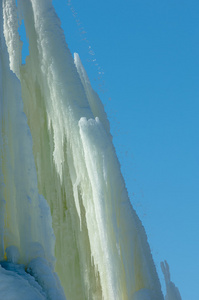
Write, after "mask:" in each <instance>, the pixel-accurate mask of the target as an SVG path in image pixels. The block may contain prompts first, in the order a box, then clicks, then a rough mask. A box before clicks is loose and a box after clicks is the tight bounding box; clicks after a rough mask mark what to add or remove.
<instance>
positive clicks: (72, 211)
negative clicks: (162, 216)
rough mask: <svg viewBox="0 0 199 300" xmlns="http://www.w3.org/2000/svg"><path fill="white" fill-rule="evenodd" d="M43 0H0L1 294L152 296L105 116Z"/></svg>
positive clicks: (141, 235) (76, 299)
mask: <svg viewBox="0 0 199 300" xmlns="http://www.w3.org/2000/svg"><path fill="white" fill-rule="evenodd" d="M51 2H52V1H51V0H18V1H17V5H16V1H15V0H0V6H1V7H0V10H1V12H0V22H1V25H0V26H1V27H0V43H1V44H0V120H1V122H0V155H1V156H0V185H1V186H0V259H1V263H0V264H1V266H0V279H1V280H0V298H2V297H3V299H5V300H6V299H9V300H12V299H24V300H26V299H34V300H36V299H50V300H55V299H56V300H62V299H69V300H82V299H94V300H100V299H104V300H127V299H129V300H130V299H132V300H147V299H148V300H149V299H151V300H161V299H163V295H162V292H161V287H160V283H159V279H158V276H157V273H156V269H155V266H154V263H153V259H152V256H151V252H150V248H149V245H148V242H147V237H146V234H145V231H144V228H143V226H142V224H141V222H140V220H139V218H138V217H137V215H136V213H135V211H134V210H133V208H132V206H131V204H130V201H129V199H128V194H127V190H126V187H125V183H124V180H123V178H122V175H121V172H120V165H119V163H118V160H117V157H116V154H115V150H114V147H113V144H112V138H111V134H110V129H109V122H108V120H107V117H106V113H105V111H104V108H103V105H102V103H101V101H100V99H99V97H98V95H97V94H96V93H95V92H94V90H93V89H92V87H91V84H90V82H89V79H88V76H87V74H86V71H85V70H84V68H83V65H82V63H81V61H80V58H79V56H78V54H75V57H74V59H73V57H72V55H71V53H70V51H69V49H68V47H67V44H66V42H65V37H64V33H63V31H62V29H61V26H60V21H59V19H58V17H57V15H56V13H55V10H54V8H53V6H52V3H51ZM22 19H24V23H25V28H26V34H27V37H28V40H29V53H30V54H29V56H28V57H27V59H26V64H24V65H22V64H21V61H22V58H21V50H22V42H21V41H20V37H19V33H18V28H19V26H20V24H21V21H22ZM2 21H3V22H2ZM54 270H55V271H56V273H55V271H54ZM60 282H61V284H60ZM8 286H9V287H10V286H12V287H13V288H12V289H10V288H8ZM61 286H62V287H63V289H64V292H63V290H62V287H61ZM17 293H18V296H17ZM64 293H65V295H64ZM27 295H28V296H27ZM168 299H169V300H170V299H174V298H169V296H168ZM175 299H177V300H178V299H179V298H175Z"/></svg>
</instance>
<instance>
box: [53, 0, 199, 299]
mask: <svg viewBox="0 0 199 300" xmlns="http://www.w3.org/2000/svg"><path fill="white" fill-rule="evenodd" d="M70 3H71V6H68V5H67V0H54V5H55V7H56V10H57V12H58V15H59V16H60V18H61V20H62V25H63V28H64V31H65V34H66V40H67V42H68V45H69V48H70V49H71V52H78V53H79V54H80V57H81V59H82V62H83V64H84V66H85V68H86V70H87V72H88V75H89V77H90V80H91V83H92V85H93V86H94V88H95V89H96V90H97V91H98V93H99V95H100V97H101V99H102V101H103V103H104V104H105V106H106V111H107V113H108V116H109V120H110V122H111V129H112V134H113V136H114V144H115V146H116V151H117V154H118V156H119V160H120V162H121V165H122V171H123V175H124V177H125V180H126V184H127V188H128V191H129V195H130V199H131V202H132V204H133V206H134V208H135V209H136V210H137V212H138V214H139V216H140V218H141V220H142V222H143V224H144V226H145V229H146V231H147V234H148V238H149V243H150V246H151V249H152V254H153V257H154V260H155V264H156V266H157V269H158V272H159V274H160V280H161V282H163V276H162V274H161V272H160V267H159V263H160V261H161V260H164V259H166V260H167V261H168V263H169V265H170V270H171V278H172V280H173V281H174V283H175V284H176V285H177V286H178V288H179V290H180V293H181V296H182V299H183V300H197V299H199V298H198V285H199V1H198V0H189V1H187V0H186V1H185V0H167V1H165V0H150V1H149V0H129V1H127V0H123V1H113V0H108V1H107V0H100V1H99V0H84V1H80V0H71V1H70ZM97 64H98V65H97ZM100 72H101V74H99V73H100ZM103 72H104V74H102V73H103ZM163 290H164V284H163Z"/></svg>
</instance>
